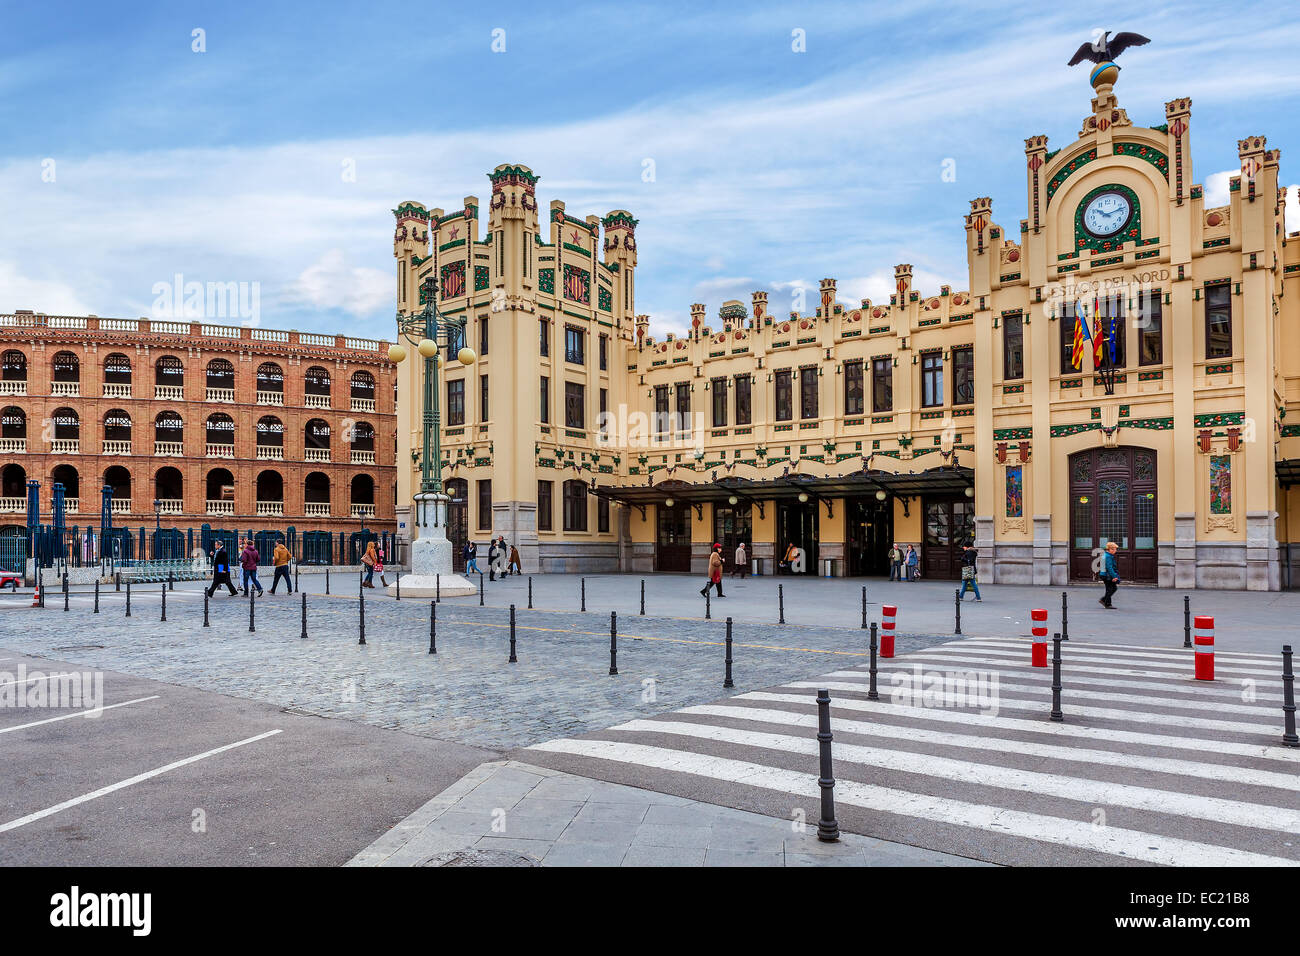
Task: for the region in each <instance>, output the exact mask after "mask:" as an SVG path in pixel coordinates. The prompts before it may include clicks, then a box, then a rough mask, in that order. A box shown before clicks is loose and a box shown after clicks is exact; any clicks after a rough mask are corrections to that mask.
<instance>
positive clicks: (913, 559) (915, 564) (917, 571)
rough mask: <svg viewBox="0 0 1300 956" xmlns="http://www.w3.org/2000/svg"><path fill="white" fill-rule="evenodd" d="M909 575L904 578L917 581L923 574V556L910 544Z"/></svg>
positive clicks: (908, 556) (908, 555) (908, 553)
mask: <svg viewBox="0 0 1300 956" xmlns="http://www.w3.org/2000/svg"><path fill="white" fill-rule="evenodd" d="M906 560H907V577H906V578H905V579H904V580H907V581H915V580H917V579H918V578H919V577H920V576H921V556H920V555H919V554H917V553H916V548H914V547H912V546H911V545H910V544H909V545H908V546H907V558H906Z"/></svg>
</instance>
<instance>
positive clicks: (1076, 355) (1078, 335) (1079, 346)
mask: <svg viewBox="0 0 1300 956" xmlns="http://www.w3.org/2000/svg"><path fill="white" fill-rule="evenodd" d="M1072 311H1073V312H1074V351H1073V353H1071V355H1070V364H1071V365H1073V366H1074V370H1075V371H1076V372H1077V371H1079V370H1080V369H1081V368H1082V367H1083V336H1084V325H1083V313H1082V311H1080V309H1079V304H1078V303H1077V302H1076V303H1075V305H1074V309H1073V310H1072Z"/></svg>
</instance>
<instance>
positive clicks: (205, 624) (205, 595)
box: [203, 591, 211, 627]
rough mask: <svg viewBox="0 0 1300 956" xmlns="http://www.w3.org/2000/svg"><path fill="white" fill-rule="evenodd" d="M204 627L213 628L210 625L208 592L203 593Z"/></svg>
mask: <svg viewBox="0 0 1300 956" xmlns="http://www.w3.org/2000/svg"><path fill="white" fill-rule="evenodd" d="M203 626H204V627H211V625H210V624H208V592H207V591H204V592H203Z"/></svg>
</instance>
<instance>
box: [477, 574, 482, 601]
mask: <svg viewBox="0 0 1300 956" xmlns="http://www.w3.org/2000/svg"><path fill="white" fill-rule="evenodd" d="M478 606H479V607H482V606H483V572H482V571H480V572H479V573H478Z"/></svg>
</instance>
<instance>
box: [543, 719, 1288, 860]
mask: <svg viewBox="0 0 1300 956" xmlns="http://www.w3.org/2000/svg"><path fill="white" fill-rule="evenodd" d="M530 749H533V750H543V751H548V752H551V753H567V754H573V755H575V756H579V757H591V758H595V759H598V760H608V761H613V762H616V763H623V764H629V765H632V766H640V767H647V768H654V769H658V770H666V771H670V772H673V773H683V774H690V775H692V776H698V777H703V778H706V779H710V780H719V781H727V782H730V783H735V784H740V785H744V786H750V787H759V788H762V789H764V790H773V791H777V792H780V793H789V794H796V795H798V796H801V797H804V798H808V799H815V798H817V797H818V796H819V794H820V788H819V787H818V785H817V775H816V774H815V773H797V772H795V771H792V770H781V769H778V768H776V767H766V766H763V765H762V764H755V763H749V762H747V761H742V760H730V759H727V758H725V757H714V756H711V755H702V754H693V753H686V752H681V751H676V750H668V749H666V748H663V747H648V746H645V745H643V744H630V743H624V742H621V741H607V740H552V741H548V742H546V743H541V744H536V745H534V746H533V747H532V748H530ZM835 799H836V800H837V801H839V802H840V803H843V804H846V805H848V806H855V807H863V808H865V809H868V810H874V811H877V812H880V813H891V814H897V815H899V816H905V817H913V818H916V819H920V820H926V821H931V822H938V823H944V824H950V825H953V826H959V827H969V828H972V829H977V830H984V831H988V832H992V833H998V834H1001V835H1003V836H1016V837H1023V838H1025V839H1028V840H1037V841H1040V842H1044V843H1056V844H1061V845H1065V846H1071V847H1077V848H1079V849H1083V850H1091V851H1094V852H1097V853H1106V854H1111V855H1115V856H1122V857H1125V858H1127V859H1130V860H1141V861H1143V862H1147V863H1156V864H1163V865H1167V866H1290V867H1294V866H1295V865H1296V861H1295V860H1289V859H1285V858H1283V857H1274V856H1267V855H1265V854H1261V853H1251V852H1248V851H1245V850H1235V849H1232V848H1231V847H1221V846H1214V845H1212V844H1207V843H1194V842H1192V841H1190V840H1180V839H1177V838H1175V837H1166V836H1158V835H1156V834H1152V833H1142V832H1140V831H1137V830H1126V829H1124V828H1122V827H1116V826H1105V827H1094V826H1093V824H1092V823H1091V822H1090V821H1083V820H1067V819H1064V818H1061V817H1050V816H1044V815H1041V814H1036V813H1026V812H1024V811H1020V810H1007V809H1002V808H998V807H990V806H983V805H980V804H974V803H966V802H963V801H960V800H950V799H948V798H946V797H936V796H931V795H929V794H918V793H909V792H908V791H906V790H897V789H892V788H889V787H877V786H873V785H871V784H864V783H858V782H857V781H853V780H840V781H837V782H836V785H835Z"/></svg>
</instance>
